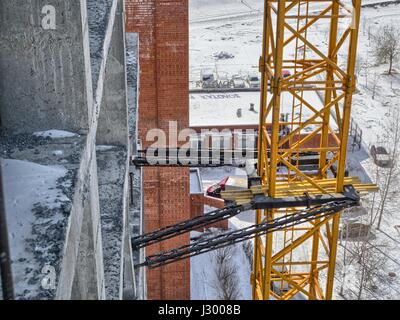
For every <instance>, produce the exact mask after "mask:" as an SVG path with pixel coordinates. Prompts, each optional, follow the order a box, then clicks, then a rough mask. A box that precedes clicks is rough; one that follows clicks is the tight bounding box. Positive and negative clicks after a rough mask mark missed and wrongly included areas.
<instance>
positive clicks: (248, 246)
mask: <svg viewBox="0 0 400 320" xmlns="http://www.w3.org/2000/svg"><path fill="white" fill-rule="evenodd" d="M242 246H243V251H244V254H245V255H246V258H247V261H248V262H249V265H250V269H251V268H252V266H253V250H254V249H253V242H251V241H243V242H242Z"/></svg>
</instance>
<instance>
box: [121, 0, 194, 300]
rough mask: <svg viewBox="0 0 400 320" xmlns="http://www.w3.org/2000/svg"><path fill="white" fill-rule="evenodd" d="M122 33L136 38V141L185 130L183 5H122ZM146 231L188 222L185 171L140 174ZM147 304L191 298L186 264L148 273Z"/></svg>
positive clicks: (165, 0)
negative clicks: (173, 127)
mask: <svg viewBox="0 0 400 320" xmlns="http://www.w3.org/2000/svg"><path fill="white" fill-rule="evenodd" d="M125 2H126V31H127V32H138V33H139V40H140V43H139V52H140V61H139V62H140V72H141V74H140V93H139V136H140V138H141V139H142V142H143V147H147V146H149V144H151V142H150V143H146V141H145V137H146V133H147V131H148V130H149V129H152V128H161V129H163V130H165V132H166V133H167V134H168V127H169V126H168V124H169V121H172V120H174V121H177V122H178V130H179V129H183V128H187V127H188V126H189V87H188V86H189V57H188V54H189V40H188V38H189V26H188V0H126V1H125ZM144 210H145V220H146V221H145V227H146V231H152V230H154V229H157V228H160V227H162V226H165V225H168V224H172V223H175V222H177V221H180V220H186V219H189V218H190V195H189V170H188V169H185V168H183V169H182V168H174V169H172V168H146V169H145V170H144ZM188 243H189V235H188V234H186V235H183V236H181V237H178V238H175V239H171V240H169V241H165V242H162V243H159V244H155V245H153V246H151V247H149V248H148V249H147V255H150V254H152V253H154V252H156V251H160V250H166V249H168V248H172V247H178V246H181V245H184V244H188ZM147 281H148V288H147V291H148V299H163V300H164V299H190V261H189V260H188V259H186V260H183V261H180V262H177V263H173V264H170V265H167V266H164V267H161V268H157V269H154V270H148V277H147Z"/></svg>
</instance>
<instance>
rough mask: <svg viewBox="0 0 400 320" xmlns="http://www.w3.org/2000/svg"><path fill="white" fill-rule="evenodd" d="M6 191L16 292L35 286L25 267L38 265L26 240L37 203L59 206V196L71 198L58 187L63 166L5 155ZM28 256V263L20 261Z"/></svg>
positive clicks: (62, 173) (4, 174)
mask: <svg viewBox="0 0 400 320" xmlns="http://www.w3.org/2000/svg"><path fill="white" fill-rule="evenodd" d="M1 167H2V172H3V184H4V195H5V208H6V214H7V224H8V231H9V242H10V251H11V257H12V260H13V276H14V279H15V286H16V292H17V293H22V292H24V290H29V289H32V288H31V286H30V285H28V284H27V283H26V282H25V281H24V280H27V279H26V274H25V267H26V266H27V265H29V266H30V267H32V269H40V268H41V267H42V266H39V267H34V265H33V264H34V263H35V262H34V260H33V255H32V253H31V252H28V251H27V244H26V240H28V239H32V238H33V236H32V224H33V223H34V221H35V219H36V218H35V216H34V214H33V212H32V209H33V207H34V204H36V203H40V204H41V205H46V206H48V207H50V208H51V207H54V206H55V203H56V202H55V200H56V199H59V200H61V201H66V200H68V199H67V198H66V196H65V195H63V194H62V192H61V191H60V190H58V189H56V185H57V180H58V179H59V178H60V177H63V176H65V174H66V173H67V170H66V169H65V168H63V167H49V166H43V165H38V164H35V163H32V162H28V161H20V160H10V159H4V160H2V161H1ZM19 259H26V260H25V261H26V262H27V263H20V262H18V260H19Z"/></svg>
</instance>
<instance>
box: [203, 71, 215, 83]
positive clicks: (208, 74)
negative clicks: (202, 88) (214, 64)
mask: <svg viewBox="0 0 400 320" xmlns="http://www.w3.org/2000/svg"><path fill="white" fill-rule="evenodd" d="M200 78H201V81H203V82H212V81H215V80H216V76H215V72H214V70H212V69H203V70H201V74H200Z"/></svg>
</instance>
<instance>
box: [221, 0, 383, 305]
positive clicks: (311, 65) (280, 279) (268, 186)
mask: <svg viewBox="0 0 400 320" xmlns="http://www.w3.org/2000/svg"><path fill="white" fill-rule="evenodd" d="M360 7H361V0H340V1H338V0H331V1H328V0H308V1H289V0H280V1H278V0H265V6H264V22H263V48H262V54H261V57H260V62H259V63H260V72H261V74H262V82H261V95H260V99H261V100H260V101H261V108H260V111H261V112H260V130H259V139H258V149H259V153H258V174H259V176H260V177H261V178H262V183H263V186H262V192H264V193H265V194H266V195H268V196H269V197H273V198H279V197H281V198H284V197H286V196H291V195H295V196H296V195H301V194H302V193H304V192H308V193H310V194H327V193H328V194H329V193H340V192H343V190H344V189H343V188H344V186H345V185H346V184H349V183H351V184H352V185H354V186H355V188H356V189H357V190H358V191H359V192H360V193H363V192H369V191H375V190H376V188H375V187H374V186H371V185H365V184H362V183H360V182H359V181H357V179H353V178H345V163H346V150H347V143H348V134H349V124H350V110H351V102H352V94H353V92H354V87H355V75H354V73H355V62H356V51H357V37H358V27H359V20H360ZM321 26H322V27H321ZM324 28H327V29H328V34H329V38H328V41H327V43H325V42H324V41H321V35H319V36H318V35H316V34H318V32H321V30H323V29H324ZM346 49H347V51H346ZM339 57H341V59H339ZM342 57H345V58H342ZM284 69H288V70H290V71H291V72H292V74H291V75H290V76H288V77H286V78H285V77H283V76H282V71H283V70H284ZM317 91H318V92H319V94H320V96H321V97H322V99H321V100H320V101H317V100H318V99H314V97H313V96H312V97H311V98H310V95H314V96H315V95H316V92H317ZM286 96H287V97H290V99H287V98H286V99H284V97H286ZM288 100H290V101H291V102H290V105H288ZM287 111H288V113H289V114H290V115H291V118H290V119H286V120H285V119H282V117H281V114H282V113H285V112H287ZM332 114H333V115H334V117H333V116H332ZM335 118H336V120H337V121H335ZM285 128H286V130H283V129H285ZM287 128H290V130H287ZM310 151H312V152H316V153H317V154H318V155H319V166H318V170H316V171H315V172H303V171H302V169H301V168H300V167H299V161H298V160H296V159H298V157H299V154H300V153H301V152H310ZM328 155H330V157H328ZM278 165H279V166H278ZM282 167H286V171H282ZM333 167H335V168H336V169H337V171H336V176H335V177H332V176H331V177H328V172H329V169H331V168H333ZM349 181H351V182H349ZM253 191H254V190H253ZM223 196H224V197H225V198H227V199H234V200H236V201H237V202H239V203H240V202H241V203H244V202H246V201H249V199H251V197H252V190H248V191H244V192H242V193H225V194H224V195H223ZM296 209H298V208H289V209H286V210H258V211H257V213H256V222H257V223H260V222H261V221H263V220H270V219H273V218H274V217H275V216H277V215H282V214H283V215H287V214H290V213H291V212H293V211H294V210H296ZM339 217H340V215H339V214H337V215H335V216H333V217H330V218H324V219H318V220H316V221H314V222H313V223H308V224H307V225H306V226H301V227H298V228H288V229H284V230H281V231H282V232H276V233H275V234H268V235H266V236H263V237H257V238H256V239H255V246H254V266H253V273H252V284H253V298H254V299H269V298H274V299H290V298H292V297H293V296H295V295H297V294H302V295H303V296H304V297H305V298H308V299H331V298H332V292H333V278H334V270H335V262H336V249H337V237H338V231H339ZM321 228H324V230H326V237H325V236H324V232H322V229H321ZM304 252H306V253H307V257H304ZM301 253H303V256H301ZM321 262H323V263H321ZM322 272H324V273H325V274H324V277H321V276H320V275H321V273H322ZM321 279H326V280H324V281H322V280H321ZM278 287H279V288H281V289H282V288H283V287H286V289H285V290H279V289H277V288H278Z"/></svg>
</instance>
